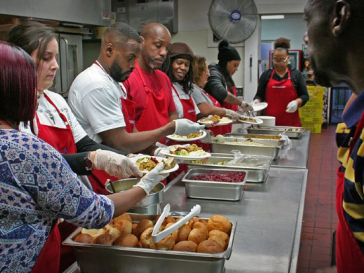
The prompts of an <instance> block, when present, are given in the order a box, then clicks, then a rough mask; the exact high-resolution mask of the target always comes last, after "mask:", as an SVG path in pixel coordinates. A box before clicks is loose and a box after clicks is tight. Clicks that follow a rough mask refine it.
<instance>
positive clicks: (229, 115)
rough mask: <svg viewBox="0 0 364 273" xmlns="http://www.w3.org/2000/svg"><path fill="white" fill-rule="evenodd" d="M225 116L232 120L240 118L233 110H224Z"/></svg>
mask: <svg viewBox="0 0 364 273" xmlns="http://www.w3.org/2000/svg"><path fill="white" fill-rule="evenodd" d="M225 111H226V113H225V116H228V117H231V118H232V119H233V120H238V119H239V118H240V114H238V113H236V112H235V111H233V110H230V109H225Z"/></svg>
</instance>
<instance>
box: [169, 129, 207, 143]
mask: <svg viewBox="0 0 364 273" xmlns="http://www.w3.org/2000/svg"><path fill="white" fill-rule="evenodd" d="M205 136H206V131H203V130H201V131H200V132H198V133H191V134H189V135H187V136H180V135H168V136H167V137H168V138H169V139H172V140H175V141H181V142H182V141H194V140H198V139H201V138H204V137H205Z"/></svg>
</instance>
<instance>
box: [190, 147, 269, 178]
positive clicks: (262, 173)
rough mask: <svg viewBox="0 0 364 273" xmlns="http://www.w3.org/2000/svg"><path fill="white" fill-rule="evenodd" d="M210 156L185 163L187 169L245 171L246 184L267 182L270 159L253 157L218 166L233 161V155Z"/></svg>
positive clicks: (214, 154)
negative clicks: (234, 163)
mask: <svg viewBox="0 0 364 273" xmlns="http://www.w3.org/2000/svg"><path fill="white" fill-rule="evenodd" d="M211 155H212V156H211V157H210V158H208V159H204V160H194V161H189V162H187V161H186V164H187V165H188V168H189V169H196V168H205V169H211V168H219V169H224V170H240V171H247V178H246V182H250V183H262V182H265V181H266V180H267V177H268V171H269V169H270V166H271V164H272V158H271V157H266V156H262V157H259V156H257V157H255V158H254V159H252V158H249V157H247V158H243V159H242V160H240V161H239V163H237V164H236V165H219V164H218V163H219V162H220V163H221V162H228V161H231V160H233V159H234V156H233V154H218V153H213V154H211Z"/></svg>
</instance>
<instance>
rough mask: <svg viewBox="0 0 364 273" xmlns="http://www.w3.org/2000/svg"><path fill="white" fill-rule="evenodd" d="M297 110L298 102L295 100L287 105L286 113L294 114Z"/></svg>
mask: <svg viewBox="0 0 364 273" xmlns="http://www.w3.org/2000/svg"><path fill="white" fill-rule="evenodd" d="M297 108H298V102H297V101H296V100H293V101H291V102H290V103H288V105H287V109H286V112H287V113H294V112H296V111H297Z"/></svg>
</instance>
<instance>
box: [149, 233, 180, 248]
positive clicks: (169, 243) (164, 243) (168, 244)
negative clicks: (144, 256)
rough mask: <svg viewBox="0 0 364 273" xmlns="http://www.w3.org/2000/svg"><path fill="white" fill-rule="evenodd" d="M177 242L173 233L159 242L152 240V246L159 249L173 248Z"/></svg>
mask: <svg viewBox="0 0 364 273" xmlns="http://www.w3.org/2000/svg"><path fill="white" fill-rule="evenodd" d="M174 244H175V241H174V238H173V236H172V235H168V236H167V237H165V238H163V239H162V240H160V241H159V242H158V243H153V241H151V243H150V248H153V249H158V250H171V249H172V248H173V246H174Z"/></svg>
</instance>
